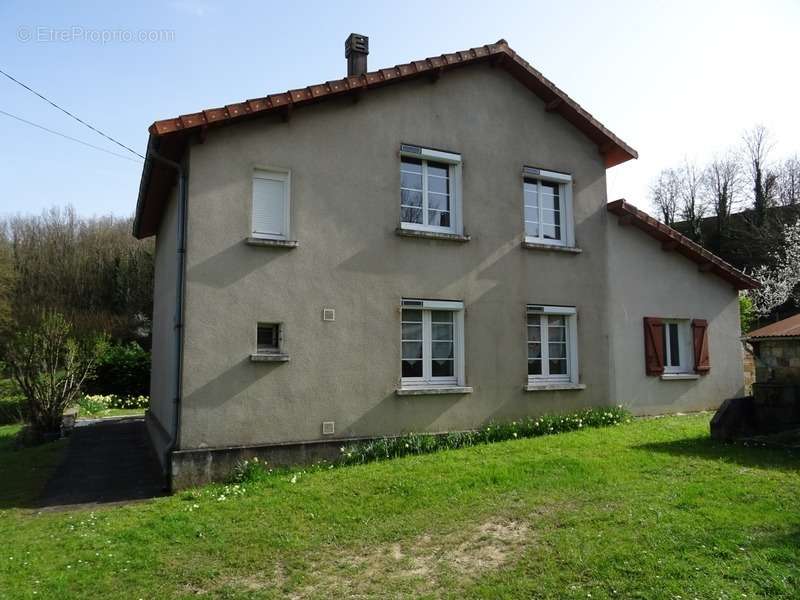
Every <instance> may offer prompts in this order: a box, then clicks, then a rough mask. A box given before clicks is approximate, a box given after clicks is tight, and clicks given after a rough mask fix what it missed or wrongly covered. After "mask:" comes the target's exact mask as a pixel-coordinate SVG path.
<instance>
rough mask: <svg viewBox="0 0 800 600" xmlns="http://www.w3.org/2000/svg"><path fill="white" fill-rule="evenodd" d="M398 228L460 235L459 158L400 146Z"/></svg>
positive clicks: (410, 146)
mask: <svg viewBox="0 0 800 600" xmlns="http://www.w3.org/2000/svg"><path fill="white" fill-rule="evenodd" d="M400 227H401V229H415V230H418V231H431V232H440V233H456V234H460V233H462V231H463V226H462V220H461V155H460V154H453V153H452V152H443V151H441V150H431V149H428V148H421V147H419V146H412V145H409V144H402V145H401V146H400Z"/></svg>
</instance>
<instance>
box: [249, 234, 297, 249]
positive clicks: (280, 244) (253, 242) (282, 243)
mask: <svg viewBox="0 0 800 600" xmlns="http://www.w3.org/2000/svg"><path fill="white" fill-rule="evenodd" d="M244 243H245V244H247V245H248V246H269V247H271V248H297V247H298V246H299V245H300V242H298V241H297V240H272V239H269V238H258V237H249V238H246V239H245V240H244Z"/></svg>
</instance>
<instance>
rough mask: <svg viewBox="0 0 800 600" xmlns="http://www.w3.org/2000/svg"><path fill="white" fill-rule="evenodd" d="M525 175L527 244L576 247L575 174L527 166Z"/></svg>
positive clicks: (523, 185)
mask: <svg viewBox="0 0 800 600" xmlns="http://www.w3.org/2000/svg"><path fill="white" fill-rule="evenodd" d="M522 175H523V183H522V193H523V205H524V206H523V210H524V214H523V219H524V223H525V241H526V242H528V243H533V244H549V245H554V246H570V247H571V246H574V245H575V227H574V223H573V216H572V175H569V174H566V173H557V172H555V171H545V170H543V169H537V168H534V167H524V168H523V170H522Z"/></svg>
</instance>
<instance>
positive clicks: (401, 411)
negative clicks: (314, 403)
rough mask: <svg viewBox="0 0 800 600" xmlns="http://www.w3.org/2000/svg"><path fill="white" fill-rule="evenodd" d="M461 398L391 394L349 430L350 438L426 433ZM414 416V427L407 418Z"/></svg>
mask: <svg viewBox="0 0 800 600" xmlns="http://www.w3.org/2000/svg"><path fill="white" fill-rule="evenodd" d="M463 398H464V396H461V395H450V394H445V395H439V396H430V397H424V398H422V397H419V396H408V397H401V396H397V395H396V394H395V393H394V392H392V393H391V394H389V395H388V396H386V397H384V398H383V399H382V400H381V401H380V402H378V403H377V404H375V405H374V406H373V407H372V408H370V409H369V410H368V411H366V412H365V413H364V414H362V415H361V417H359V418H358V419H357V420H356V421H354V422H353V424H352V425H350V427H348V434H349V435H352V436H355V437H357V436H375V435H380V434H378V433H376V432H380V431H383V432H386V435H398V434H402V433H411V432H421V431H427V430H428V428H429V427H430V426H431V425H432V424H433V423H435V422H436V421H437V420H438V419H439V418H440V417H441V416H442V415H443V414H445V413H446V412H447V411H448V410H450V409H451V408H452V407H453V406H455V405H456V404H457V403H458V402H459V401H460V400H462V399H463ZM409 415H413V423H412V422H409V420H408V416H409Z"/></svg>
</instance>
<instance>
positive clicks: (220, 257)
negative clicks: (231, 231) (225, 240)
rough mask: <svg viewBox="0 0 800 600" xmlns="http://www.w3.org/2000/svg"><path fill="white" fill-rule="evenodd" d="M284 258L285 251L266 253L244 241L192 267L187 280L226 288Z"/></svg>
mask: <svg viewBox="0 0 800 600" xmlns="http://www.w3.org/2000/svg"><path fill="white" fill-rule="evenodd" d="M282 256H285V252H283V251H278V252H275V251H272V252H264V251H263V249H262V248H254V247H251V246H248V245H247V244H245V242H244V240H242V241H241V242H239V243H237V244H234V245H233V246H228V247H227V248H226V249H225V250H223V251H222V252H218V253H217V254H215V255H214V256H211V257H209V258H207V259H205V260H204V261H203V262H200V263H198V264H196V265H194V266H192V267H190V268H189V270H188V272H187V278H186V280H187V281H188V282H189V283H199V284H201V285H207V286H209V287H214V288H226V287H228V286H229V285H232V284H234V283H236V282H237V281H239V280H240V279H243V278H244V277H246V276H247V275H249V274H250V273H252V272H253V271H257V270H258V269H261V268H264V266H265V265H266V264H267V263H269V262H271V261H273V260H275V259H276V258H280V257H282Z"/></svg>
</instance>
